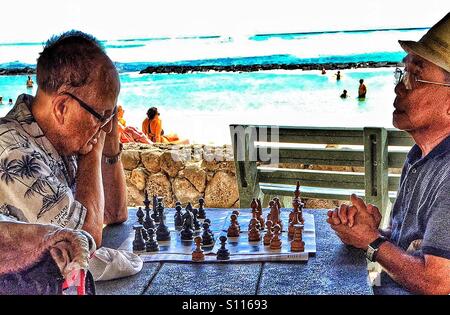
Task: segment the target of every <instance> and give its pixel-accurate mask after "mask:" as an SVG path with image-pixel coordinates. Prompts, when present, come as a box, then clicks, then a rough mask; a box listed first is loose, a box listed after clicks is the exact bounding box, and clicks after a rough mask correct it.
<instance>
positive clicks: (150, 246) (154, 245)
mask: <svg viewBox="0 0 450 315" xmlns="http://www.w3.org/2000/svg"><path fill="white" fill-rule="evenodd" d="M147 234H148V240H147V242H145V251H147V252H157V251H158V250H159V245H158V242H157V241H156V240H155V229H154V228H151V229H148V230H147Z"/></svg>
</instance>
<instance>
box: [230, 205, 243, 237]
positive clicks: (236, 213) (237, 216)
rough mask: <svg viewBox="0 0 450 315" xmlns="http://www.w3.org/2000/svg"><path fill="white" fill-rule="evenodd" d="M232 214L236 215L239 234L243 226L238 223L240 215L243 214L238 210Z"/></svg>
mask: <svg viewBox="0 0 450 315" xmlns="http://www.w3.org/2000/svg"><path fill="white" fill-rule="evenodd" d="M231 214H234V215H236V225H237V227H238V230H239V232H241V225H240V224H239V222H238V218H239V214H241V213H240V212H239V211H238V210H233V212H231Z"/></svg>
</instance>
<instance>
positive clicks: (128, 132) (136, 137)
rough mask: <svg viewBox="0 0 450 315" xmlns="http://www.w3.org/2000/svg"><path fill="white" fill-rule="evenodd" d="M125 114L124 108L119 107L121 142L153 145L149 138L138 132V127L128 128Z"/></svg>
mask: <svg viewBox="0 0 450 315" xmlns="http://www.w3.org/2000/svg"><path fill="white" fill-rule="evenodd" d="M124 113H125V111H124V110H123V107H122V106H121V105H119V106H118V107H117V123H118V127H119V139H120V142H121V143H128V142H138V143H147V144H151V143H152V141H150V139H149V138H147V136H146V135H145V134H144V133H143V132H142V131H140V130H138V129H137V128H136V127H132V126H127V122H126V121H125V119H124V118H123V114H124Z"/></svg>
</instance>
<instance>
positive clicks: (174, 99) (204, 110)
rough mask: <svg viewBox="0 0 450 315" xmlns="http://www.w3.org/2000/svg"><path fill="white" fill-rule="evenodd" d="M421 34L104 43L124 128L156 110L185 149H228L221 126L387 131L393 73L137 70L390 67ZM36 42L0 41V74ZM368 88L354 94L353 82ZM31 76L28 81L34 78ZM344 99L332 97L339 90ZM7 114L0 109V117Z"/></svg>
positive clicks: (9, 88)
mask: <svg viewBox="0 0 450 315" xmlns="http://www.w3.org/2000/svg"><path fill="white" fill-rule="evenodd" d="M425 32H426V29H409V30H376V31H358V32H324V33H309V34H269V35H254V36H243V37H221V36H204V37H184V38H153V39H151V38H148V39H128V40H105V41H103V44H104V46H105V48H106V51H107V53H108V55H109V56H110V57H111V59H112V60H113V61H114V62H116V65H117V68H118V69H119V71H120V80H121V83H122V89H121V93H120V97H119V98H120V99H119V101H120V103H121V104H122V105H123V106H124V108H125V111H126V112H125V119H126V120H127V122H128V124H129V125H134V126H138V127H140V126H141V122H142V120H143V119H144V117H145V113H146V111H147V109H148V108H149V107H151V106H156V107H158V108H159V109H160V112H161V114H162V115H161V118H162V120H163V127H164V129H165V130H166V131H167V132H177V133H178V134H179V135H180V136H181V137H184V138H189V139H190V140H191V142H194V143H229V142H230V139H229V131H228V125H229V124H231V123H247V124H248V123H255V124H274V125H298V126H340V127H356V126H358V127H363V126H385V127H392V125H391V115H392V102H393V100H394V97H395V96H394V91H393V89H394V85H393V71H394V69H393V68H377V69H353V70H343V71H341V72H342V79H341V81H336V79H335V76H334V73H335V72H336V71H328V73H327V74H326V75H321V74H320V73H319V71H301V70H295V71H260V72H249V73H227V72H220V73H219V72H203V73H187V74H144V75H140V74H139V73H138V71H139V70H141V69H143V68H145V67H146V66H147V65H174V64H177V65H180V64H181V65H238V64H264V63H328V62H332V63H339V62H355V61H359V62H361V61H376V62H378V61H391V62H399V61H401V59H402V58H403V57H404V56H405V53H404V52H403V51H402V50H401V48H400V46H399V45H398V42H397V40H398V39H405V40H407V39H414V40H416V39H418V38H420V37H421V36H422V35H423V34H424V33H425ZM41 50H42V43H17V44H0V68H2V67H15V66H23V65H34V64H35V62H36V58H37V57H38V54H39V52H40V51H41ZM361 78H362V79H364V80H365V83H366V85H367V88H368V94H367V98H366V100H365V101H359V100H358V99H357V98H356V96H357V89H358V85H359V83H358V81H359V79H361ZM33 79H34V80H35V81H36V79H35V76H33ZM25 81H26V76H0V95H1V96H3V99H4V101H3V102H4V104H5V103H6V102H7V99H8V98H13V99H14V100H15V99H16V97H17V96H18V95H19V94H21V93H27V92H28V93H31V94H34V93H35V88H34V89H32V90H28V89H27V88H26V87H25ZM344 89H346V90H348V93H349V95H350V96H349V98H348V99H345V100H342V99H341V98H340V97H339V95H340V94H341V93H342V90H344ZM8 110H9V108H8V106H7V105H1V106H0V114H1V115H4V114H5V113H6V112H7V111H8Z"/></svg>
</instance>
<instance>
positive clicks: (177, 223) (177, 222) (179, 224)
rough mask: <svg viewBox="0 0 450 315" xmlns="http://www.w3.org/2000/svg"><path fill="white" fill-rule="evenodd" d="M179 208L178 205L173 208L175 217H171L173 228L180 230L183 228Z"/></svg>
mask: <svg viewBox="0 0 450 315" xmlns="http://www.w3.org/2000/svg"><path fill="white" fill-rule="evenodd" d="M181 209H182V208H181V206H180V205H177V206H176V207H175V211H176V212H175V215H174V216H173V219H174V220H173V221H174V224H175V228H180V227H182V226H183V217H182V214H181Z"/></svg>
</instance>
